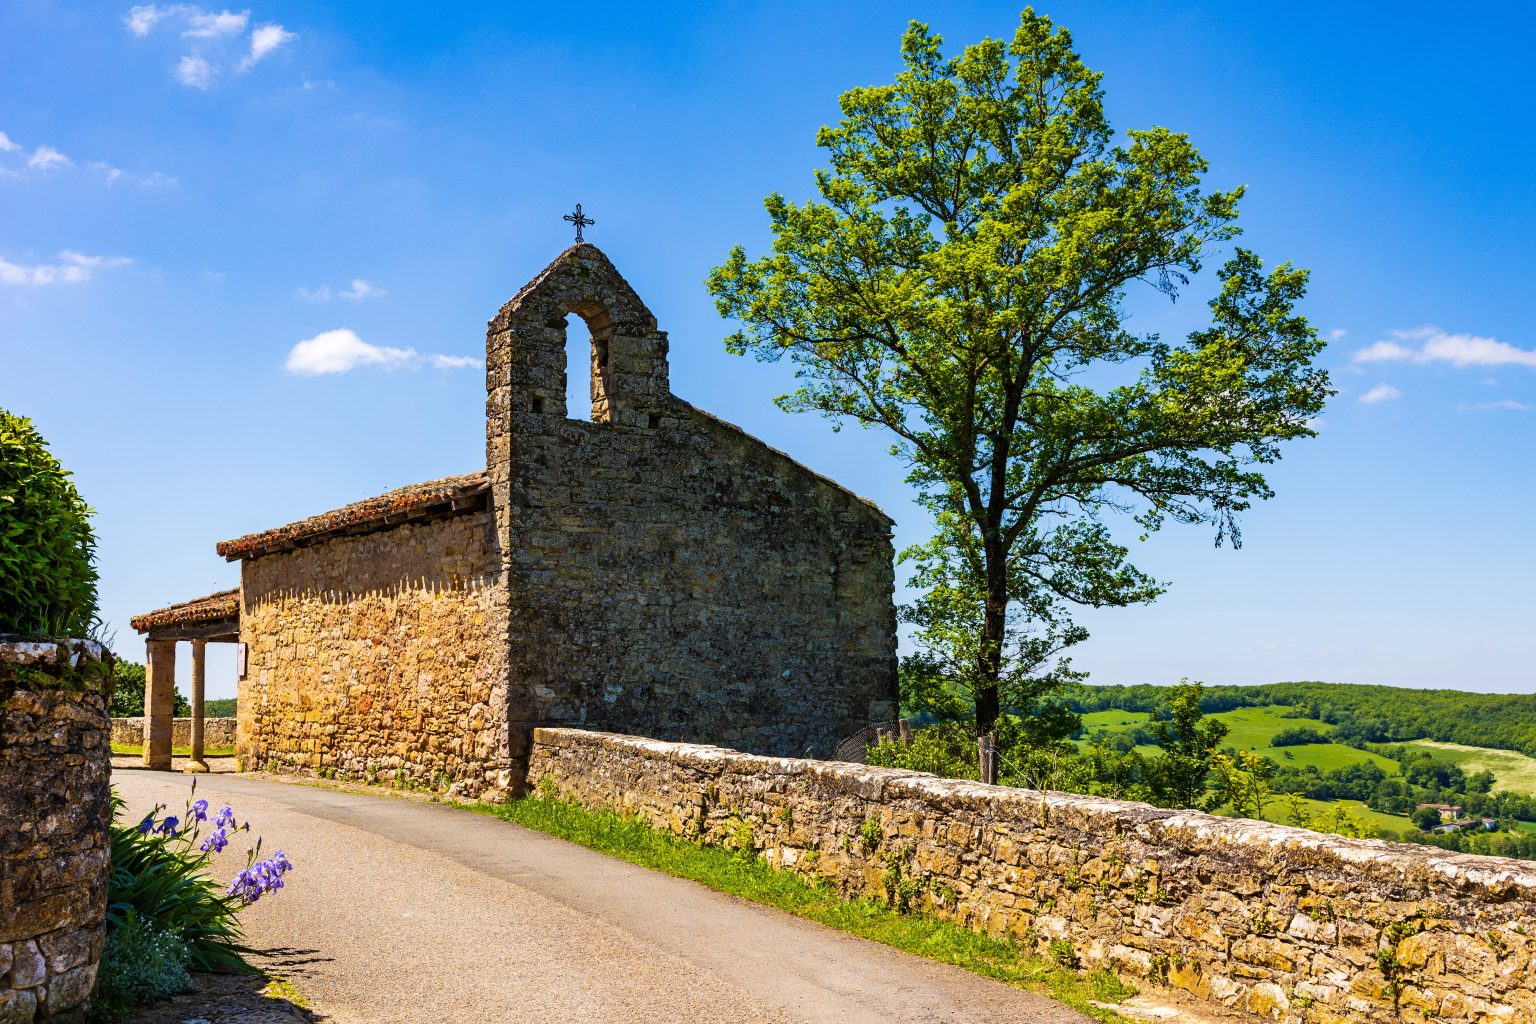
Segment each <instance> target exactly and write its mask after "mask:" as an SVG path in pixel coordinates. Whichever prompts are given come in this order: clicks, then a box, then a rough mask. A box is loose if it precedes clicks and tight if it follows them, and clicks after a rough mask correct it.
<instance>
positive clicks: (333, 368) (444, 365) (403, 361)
mask: <svg viewBox="0 0 1536 1024" xmlns="http://www.w3.org/2000/svg"><path fill="white" fill-rule="evenodd" d="M423 365H426V366H431V367H433V368H434V369H438V370H448V369H454V368H457V367H463V366H478V365H480V361H479V360H478V359H472V358H470V357H468V356H444V355H425V356H424V355H422V354H421V353H419V352H417V351H416V350H415V349H414V348H392V347H390V346H387V345H370V344H369V343H368V342H366V341H364V340H363V339H362V338H359V337H358V336H357V334H356V333H355V332H353V331H351V330H349V329H348V328H345V327H342V328H338V329H337V330H334V331H322V332H321V333H319V334H317V335H315V336H314V337H313V338H307V339H305V340H304V341H301V342H299V343H298V344H297V345H295V346H293V349H292V350H291V351H290V352H289V353H288V359H287V360H286V361H285V362H284V363H283V369H285V370H287V371H288V372H289V373H295V374H298V375H299V376H301V377H317V376H320V375H322V374H331V373H346V372H348V371H349V370H356V369H358V368H359V367H365V366H380V367H383V368H384V369H387V370H394V369H406V370H414V369H418V368H419V367H421V366H423Z"/></svg>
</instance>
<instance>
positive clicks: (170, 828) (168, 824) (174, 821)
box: [158, 814, 181, 836]
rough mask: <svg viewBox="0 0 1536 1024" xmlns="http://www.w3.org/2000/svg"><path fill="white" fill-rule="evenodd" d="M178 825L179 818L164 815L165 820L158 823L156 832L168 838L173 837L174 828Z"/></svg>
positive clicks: (172, 815)
mask: <svg viewBox="0 0 1536 1024" xmlns="http://www.w3.org/2000/svg"><path fill="white" fill-rule="evenodd" d="M180 824H181V819H180V818H178V817H176V816H175V815H174V814H169V815H166V818H165V820H164V821H162V822H161V823H160V828H159V829H158V831H160V832H163V833H164V834H165V835H168V836H174V835H175V834H176V828H177V826H178V825H180Z"/></svg>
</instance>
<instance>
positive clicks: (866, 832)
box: [859, 817, 884, 853]
mask: <svg viewBox="0 0 1536 1024" xmlns="http://www.w3.org/2000/svg"><path fill="white" fill-rule="evenodd" d="M883 835H884V833H883V832H882V831H881V829H880V819H879V818H873V817H871V818H865V819H864V824H862V825H860V826H859V842H860V843H862V844H863V846H864V851H865V852H866V853H868V852H869V851H871V850H873V849H874V848H875V847H877V846H879V845H880V839H881V837H882V836H883Z"/></svg>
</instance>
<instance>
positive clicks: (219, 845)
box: [198, 828, 229, 853]
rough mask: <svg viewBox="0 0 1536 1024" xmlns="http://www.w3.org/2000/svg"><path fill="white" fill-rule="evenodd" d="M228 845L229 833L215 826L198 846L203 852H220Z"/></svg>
mask: <svg viewBox="0 0 1536 1024" xmlns="http://www.w3.org/2000/svg"><path fill="white" fill-rule="evenodd" d="M228 845H229V833H228V832H226V831H225V830H224V829H222V828H216V829H214V830H213V832H212V833H210V834H209V836H208V838H207V839H204V840H203V845H202V846H200V847H198V849H200V850H202V851H203V852H204V853H220V852H222V851H223V849H224V847H226V846H228Z"/></svg>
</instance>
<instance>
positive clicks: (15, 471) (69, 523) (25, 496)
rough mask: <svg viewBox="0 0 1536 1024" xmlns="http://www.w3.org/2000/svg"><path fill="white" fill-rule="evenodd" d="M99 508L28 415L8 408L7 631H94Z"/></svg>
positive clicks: (0, 426) (4, 432)
mask: <svg viewBox="0 0 1536 1024" xmlns="http://www.w3.org/2000/svg"><path fill="white" fill-rule="evenodd" d="M90 515H91V510H90V508H89V507H87V506H86V504H85V501H84V500H82V499H81V497H80V492H78V491H76V490H75V485H74V484H73V483H71V482H70V479H69V473H68V472H66V471H65V469H64V467H62V466H60V465H59V462H58V460H57V459H55V458H54V457H53V455H52V454H51V453H50V452H49V451H48V445H47V443H46V442H45V441H44V440H43V438H42V436H41V435H40V434H38V432H37V430H36V429H35V428H34V427H33V426H32V421H31V420H29V419H27V418H26V417H24V416H15V415H12V414H11V413H8V412H6V411H5V410H4V409H0V633H20V634H22V635H24V636H75V637H83V636H86V635H87V634H88V633H89V632H90V631H91V628H92V625H93V624H94V620H95V617H96V564H95V560H96V538H95V536H94V535H93V534H92V532H91V525H90Z"/></svg>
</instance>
